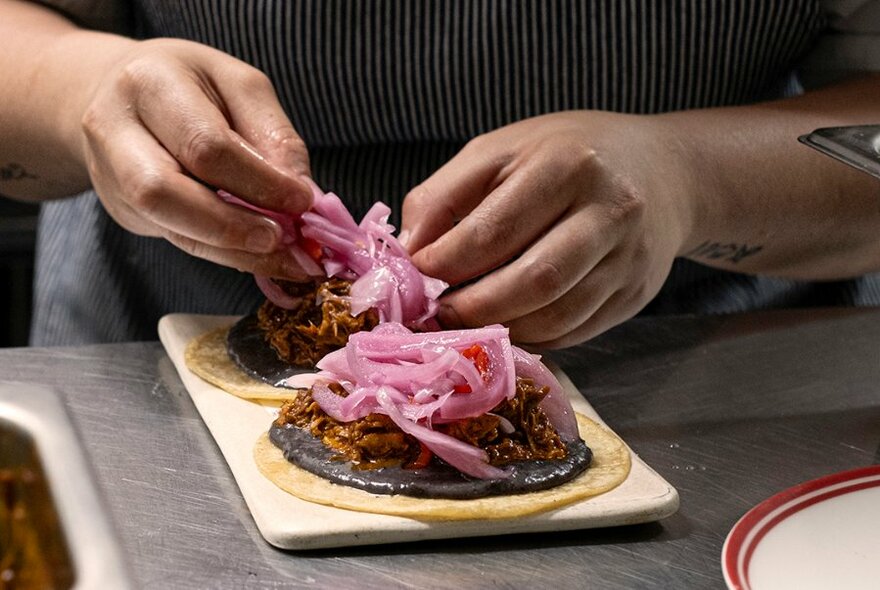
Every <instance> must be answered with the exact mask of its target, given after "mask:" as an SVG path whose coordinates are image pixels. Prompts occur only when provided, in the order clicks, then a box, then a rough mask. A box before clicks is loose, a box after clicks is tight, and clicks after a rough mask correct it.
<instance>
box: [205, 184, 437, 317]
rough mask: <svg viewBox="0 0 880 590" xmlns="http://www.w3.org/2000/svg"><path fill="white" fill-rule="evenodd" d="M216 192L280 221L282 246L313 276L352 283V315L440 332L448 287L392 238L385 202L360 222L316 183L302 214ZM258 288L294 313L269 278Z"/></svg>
mask: <svg viewBox="0 0 880 590" xmlns="http://www.w3.org/2000/svg"><path fill="white" fill-rule="evenodd" d="M217 194H218V195H219V196H220V198H222V199H223V200H224V201H226V202H228V203H232V204H235V205H239V206H242V207H246V208H248V209H250V210H252V211H256V212H258V213H260V214H262V215H265V216H267V217H269V218H270V219H272V220H274V221H275V222H276V223H278V224H279V225H280V226H281V230H282V236H283V238H282V241H283V245H284V247H285V248H287V249H288V251H289V252H290V254H291V256H292V257H293V258H294V259H295V260H296V261H297V263H298V264H299V265H300V266H301V267H302V268H303V270H304V271H305V272H307V273H308V274H309V275H312V276H321V275H324V274H326V276H328V277H340V278H344V279H351V280H353V281H354V283H353V284H352V286H351V294H350V303H351V309H352V313H353V314H355V315H357V314H359V313H361V312H363V311H366V310H367V309H375V310H376V312H377V313H378V314H379V321H380V322H397V323H401V324H404V325H405V326H407V327H410V328H417V329H427V330H433V329H438V328H439V326H438V324H437V321H436V319H435V316H436V315H437V311H438V309H439V304H438V303H437V298H438V297H439V296H440V294H441V293H442V292H443V291H444V290H445V289H446V287H448V286H449V285H447V284H446V283H445V282H443V281H441V280H439V279H435V278H432V277H428V276H425V275H423V274H422V273H421V272H419V270H418V269H417V268H416V267H415V265H414V264H413V262H412V259H411V258H410V256H409V254H408V253H407V251H406V249H405V248H404V247H403V246H402V245H401V244H400V242H398V241H397V238H395V237H394V235H393V232H394V226H393V225H391V224H389V223H388V216H389V215H390V214H391V210H390V209H389V208H388V206H387V205H385V204H384V203H376V204H374V205H373V207H372V208H370V210H369V211H368V212H367V214H366V215H365V216H364V218H363V219H362V220H361V222H360V224H358V223H356V222H355V220H354V218H353V217H352V216H351V213H349V211H348V209H346V207H345V204H344V203H343V202H342V201H341V200H340V199H339V197H337V196H336V195H335V194H333V193H324V192H323V191H322V190H321V189H320V188H318V186H317V185H315V184H314V183H312V194H313V197H314V202H313V204H312V208H311V209H310V210H309V211H306V212H305V213H302V214H301V215H288V214H286V213H282V212H278V211H270V210H267V209H264V208H262V207H258V206H256V205H253V204H252V203H248V202H247V201H245V200H243V199H240V198H238V197H236V196H234V195H232V194H230V193H228V192H226V191H223V190H220V191H217ZM304 240H313V241H314V242H315V243H317V245H318V246H319V247H320V257H319V259H318V260H317V262H316V260H315V259H314V258H312V257H311V256H310V255H309V254H308V253H307V252H306V250H305V249H304V248H303V246H302V243H303V241H304ZM319 265H320V266H319ZM257 285H258V286H259V287H260V289H261V290H262V291H263V294H264V295H266V298H267V299H269V300H270V301H272V303H274V304H275V305H277V306H279V307H282V308H285V309H291V308H292V307H293V306H294V305H295V303H296V300H295V298H290V297H287V296H286V294H285V293H284V292H283V291H282V289H280V288H277V289H276V288H273V285H274V283H273V282H272V281H271V279H268V278H262V277H258V280H257Z"/></svg>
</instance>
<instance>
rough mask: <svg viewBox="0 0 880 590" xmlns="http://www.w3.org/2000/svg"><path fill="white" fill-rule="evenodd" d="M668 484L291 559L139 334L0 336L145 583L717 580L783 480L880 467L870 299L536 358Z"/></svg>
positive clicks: (879, 401) (644, 327)
mask: <svg viewBox="0 0 880 590" xmlns="http://www.w3.org/2000/svg"><path fill="white" fill-rule="evenodd" d="M552 356H553V358H554V359H555V360H556V361H557V362H558V363H559V364H560V365H561V366H562V368H563V369H564V370H565V371H566V373H568V375H569V376H570V377H571V378H572V380H573V381H574V383H575V384H576V385H577V386H578V388H579V389H580V390H581V391H582V392H583V393H584V394H585V395H586V396H587V398H588V399H589V401H590V402H591V403H592V405H593V406H594V407H595V408H596V410H597V411H598V412H599V414H600V415H601V416H603V418H604V419H605V420H606V421H607V422H608V423H609V425H611V427H612V428H614V429H615V430H616V431H617V432H618V433H619V434H620V435H621V436H622V437H623V438H624V439H625V440H626V441H627V442H628V443H629V444H630V446H632V447H633V449H634V450H635V451H636V452H637V453H639V454H640V455H641V456H642V457H643V458H644V459H645V461H647V463H648V464H649V465H651V466H652V467H653V468H654V469H656V470H657V471H658V472H659V473H660V474H661V475H663V476H664V477H665V478H666V479H667V480H668V481H669V482H670V483H671V484H672V485H674V486H675V487H676V488H677V489H678V490H679V493H680V494H681V508H680V510H679V512H678V513H677V514H676V515H674V516H672V517H670V518H668V519H666V520H664V521H661V522H659V523H651V524H647V525H638V526H630V527H620V528H614V529H604V530H588V531H574V532H565V533H558V534H533V535H519V536H505V537H488V538H475V539H464V540H450V541H434V542H421V543H414V544H400V545H381V546H375V547H366V548H363V547H362V548H356V549H348V550H346V549H343V550H332V551H329V550H328V551H320V552H308V553H294V552H284V551H279V550H276V549H274V548H272V547H271V546H269V545H268V544H266V543H265V542H264V541H263V540H262V538H261V537H260V535H259V533H258V532H257V529H256V527H255V526H254V523H253V521H252V520H251V517H250V514H249V512H248V510H247V508H246V507H245V505H244V502H243V501H242V499H241V495H240V494H239V491H238V488H237V487H236V485H235V482H234V481H233V479H232V476H231V475H230V472H229V470H228V468H227V467H226V464H225V462H224V461H223V458H222V457H221V455H220V452H219V451H218V449H217V447H216V445H215V444H214V441H213V439H212V438H211V435H210V433H209V432H208V430H207V429H206V428H205V426H204V424H203V423H202V421H201V419H200V418H199V416H198V414H197V413H196V410H195V408H194V407H193V405H192V403H191V401H190V399H189V396H188V395H187V393H186V391H185V390H184V389H183V386H182V384H181V382H180V380H179V379H178V377H177V374H176V372H175V370H174V367H173V366H172V365H171V362H170V361H169V360H168V358H167V357H166V356H165V354H164V351H163V349H162V347H161V346H160V345H159V344H158V343H155V342H149V343H128V344H121V345H102V346H88V347H77V348H57V349H23V348H19V349H6V350H0V380H15V381H27V382H34V383H41V384H46V385H49V386H51V387H53V388H55V389H56V390H57V391H58V392H59V393H60V394H61V395H62V398H63V399H64V401H65V403H66V405H67V408H68V409H69V411H70V413H71V414H72V416H73V419H74V422H75V425H76V427H77V428H78V429H79V432H80V435H81V437H82V438H83V440H84V441H85V446H86V450H87V452H88V454H89V456H90V458H91V461H92V463H93V464H94V467H95V470H96V472H97V476H98V484H99V487H100V488H101V490H102V492H103V493H104V495H105V497H106V501H107V505H108V507H109V509H110V513H111V515H112V517H113V518H114V520H115V523H116V526H117V529H118V531H119V536H120V537H121V539H122V544H123V549H124V552H125V554H126V555H127V557H128V560H129V562H130V563H129V565H130V566H131V569H132V570H133V571H134V574H135V576H136V578H137V580H138V581H139V582H140V584H141V585H142V586H143V587H144V588H163V589H164V588H275V587H284V588H340V589H342V588H359V589H360V588H381V589H383V590H389V589H393V588H461V589H467V590H470V589H474V588H530V589H534V588H541V587H544V586H545V585H548V586H549V587H552V588H554V590H556V589H563V588H585V587H591V588H592V587H596V588H720V587H723V580H722V574H721V568H720V554H721V546H722V544H723V542H724V538H725V536H726V535H727V533H728V531H729V530H730V528H731V526H733V524H734V523H735V522H736V520H737V519H738V518H739V517H740V516H742V515H743V514H744V513H745V512H746V511H747V510H748V509H749V508H751V507H752V506H754V505H755V504H757V503H758V502H760V501H762V500H763V499H765V498H767V497H768V496H770V495H772V494H774V493H776V492H778V491H780V490H783V489H785V488H787V487H789V486H791V485H794V484H796V483H799V482H801V481H804V480H808V479H812V478H815V477H818V476H821V475H825V474H828V473H832V472H835V471H840V470H844V469H850V468H854V467H858V466H863V465H868V464H874V463H880V310H876V309H867V310H853V309H849V310H814V311H792V312H773V313H761V314H747V315H741V316H729V317H712V318H689V317H679V318H662V319H637V320H633V321H630V322H628V323H626V324H624V325H623V326H620V327H618V328H616V329H614V330H612V331H611V332H609V333H607V334H605V335H603V336H601V337H599V338H597V339H595V340H593V341H592V342H590V343H588V344H586V345H584V346H582V347H579V348H575V349H570V350H567V351H564V352H561V353H556V354H553V355H552Z"/></svg>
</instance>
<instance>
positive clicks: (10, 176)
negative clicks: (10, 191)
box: [0, 162, 37, 181]
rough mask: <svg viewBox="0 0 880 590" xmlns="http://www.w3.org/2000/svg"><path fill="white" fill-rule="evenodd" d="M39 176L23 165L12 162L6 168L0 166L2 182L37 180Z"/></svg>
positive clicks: (0, 179)
mask: <svg viewBox="0 0 880 590" xmlns="http://www.w3.org/2000/svg"><path fill="white" fill-rule="evenodd" d="M36 179H37V176H36V175H35V174H31V173H30V172H28V171H27V170H25V169H24V168H22V166H21V164H16V163H15V162H10V163H8V164H6V165H5V166H0V181H6V180H36Z"/></svg>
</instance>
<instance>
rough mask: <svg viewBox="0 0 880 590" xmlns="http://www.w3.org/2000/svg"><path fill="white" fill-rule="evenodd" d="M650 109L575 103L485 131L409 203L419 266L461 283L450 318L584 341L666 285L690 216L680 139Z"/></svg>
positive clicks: (524, 336) (531, 339)
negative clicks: (600, 108) (669, 135)
mask: <svg viewBox="0 0 880 590" xmlns="http://www.w3.org/2000/svg"><path fill="white" fill-rule="evenodd" d="M662 125H663V124H662V123H661V122H660V121H659V120H657V119H655V118H652V117H646V116H633V115H619V114H612V113H602V112H585V111H579V112H565V113H557V114H552V115H546V116H541V117H536V118H533V119H527V120H524V121H521V122H518V123H514V124H512V125H509V126H507V127H504V128H501V129H498V130H496V131H493V132H491V133H487V134H485V135H482V136H480V137H477V138H476V139H474V140H473V141H471V142H470V143H468V145H467V146H465V148H464V149H463V150H462V151H461V152H460V153H459V154H458V155H456V156H455V157H454V158H453V159H452V160H450V161H449V162H448V163H447V164H446V165H444V166H443V167H442V168H440V169H439V170H438V171H437V172H436V173H435V174H434V175H433V176H431V177H430V178H429V179H428V180H426V181H425V182H423V183H422V184H421V185H419V186H418V187H416V188H414V189H413V190H412V191H411V192H410V193H409V194H408V195H407V197H406V199H405V201H404V205H403V223H402V235H403V236H407V237H406V238H405V241H406V243H407V247H408V248H409V250H410V251H411V252H413V253H414V261H415V263H416V265H417V266H418V267H419V269H420V270H422V272H424V273H425V274H428V275H430V276H434V277H437V278H440V279H442V280H445V281H447V282H449V283H450V284H452V285H462V284H463V283H465V282H467V281H471V280H473V279H476V280H475V281H474V282H472V283H470V284H467V285H465V286H462V287H461V288H460V289H458V290H455V291H453V292H451V293H450V294H448V295H446V296H445V297H444V298H443V299H442V300H441V303H442V307H441V312H440V321H441V323H443V324H444V325H445V326H447V327H456V326H479V325H484V324H490V323H504V324H506V325H508V326H509V328H510V333H511V337H512V338H513V339H515V340H517V341H519V342H523V343H531V344H535V345H538V346H542V347H562V346H568V345H572V344H575V343H578V342H582V341H584V340H587V339H589V338H591V337H593V336H595V335H597V334H599V333H600V332H602V331H604V330H606V329H608V328H610V327H612V326H614V325H615V324H617V323H620V322H622V321H624V320H626V319H628V318H630V317H632V316H633V315H635V314H636V313H637V312H638V311H639V310H640V309H641V308H642V307H644V305H645V304H647V303H648V301H650V300H651V299H652V298H653V296H654V295H655V294H656V293H657V292H658V291H659V289H660V287H661V285H662V284H663V281H664V280H665V278H666V276H667V275H668V274H669V269H670V267H671V265H672V261H673V259H674V258H675V256H676V255H677V254H678V253H679V252H680V250H681V249H682V248H683V247H685V241H686V237H687V235H688V231H689V226H690V224H691V219H692V217H693V211H691V207H692V206H691V203H690V202H689V198H687V197H688V196H689V195H690V194H692V192H691V191H690V190H689V188H688V186H689V180H690V178H691V175H689V174H688V172H687V168H686V166H685V163H684V162H683V159H682V157H681V156H680V155H679V153H678V152H679V150H677V149H676V148H675V145H674V144H672V145H668V144H666V143H664V141H662V139H663V137H664V135H663V134H662V133H661V132H662V131H664V128H663V126H662Z"/></svg>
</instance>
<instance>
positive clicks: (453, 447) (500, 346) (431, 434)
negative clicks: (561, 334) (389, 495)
mask: <svg viewBox="0 0 880 590" xmlns="http://www.w3.org/2000/svg"><path fill="white" fill-rule="evenodd" d="M474 345H478V346H479V348H481V349H482V351H483V352H485V355H486V357H488V363H487V366H486V367H484V370H482V371H481V370H480V369H478V367H477V365H476V364H475V362H474V361H473V360H471V359H470V358H466V357H465V356H463V354H462V353H463V351H466V350H467V349H471V348H472V347H474ZM318 368H319V369H320V371H321V372H320V373H319V374H318V379H317V381H316V382H315V384H314V385H313V386H312V397H313V398H314V400H315V401H316V402H317V403H318V405H320V406H321V409H323V410H324V412H326V413H327V414H328V415H329V416H331V417H332V418H335V419H336V420H339V421H340V422H350V421H353V420H357V419H360V418H363V417H365V416H367V415H368V414H371V413H379V414H385V415H387V416H389V417H390V418H391V420H392V421H394V423H395V424H397V426H398V427H400V429H401V430H403V431H404V432H406V433H408V434H410V435H412V436H414V437H415V438H416V439H418V440H419V441H420V442H421V443H422V444H423V445H425V446H426V447H427V448H428V449H429V450H430V451H431V452H433V453H434V454H435V455H437V456H438V457H440V458H441V459H443V460H444V461H446V462H447V463H449V464H450V465H451V466H453V467H455V468H456V469H458V470H459V471H461V472H462V473H466V474H468V475H470V476H473V477H477V478H481V479H496V478H504V477H508V476H509V472H508V471H505V470H503V469H499V468H498V467H494V466H492V465H489V460H488V456H487V454H486V452H485V451H484V450H482V449H480V448H477V447H475V446H472V445H469V444H467V443H465V442H462V441H460V440H458V439H456V438H454V437H452V436H449V435H447V434H444V433H442V432H439V431H437V430H434V426H435V425H437V424H444V423H449V422H454V421H456V420H462V419H466V418H473V417H477V416H481V415H483V414H486V413H489V412H491V411H492V410H493V409H494V408H495V407H496V406H497V405H498V404H499V403H501V402H502V401H504V400H505V399H511V398H513V397H514V395H515V394H516V376H517V375H518V376H520V377H529V378H531V379H533V380H534V382H535V384H536V385H538V386H547V387H548V388H549V390H550V391H549V393H548V395H547V396H546V397H545V398H544V399H543V400H542V401H541V406H540V407H541V408H542V409H543V410H544V412H545V413H546V414H547V416H548V418H549V419H550V421H551V423H552V424H553V426H554V427H555V428H556V430H557V432H559V435H560V436H561V437H562V439H563V440H573V439H575V438H577V437H578V428H577V421H576V418H575V415H574V411H573V410H572V408H571V404H570V403H569V400H568V397H567V396H566V394H565V392H564V391H563V390H562V386H561V385H560V384H559V381H557V379H556V377H555V376H554V375H553V374H552V373H551V372H550V371H549V370H548V369H547V367H545V366H544V365H543V364H542V363H541V361H540V357H538V356H537V355H533V354H530V353H528V352H526V351H524V350H522V349H520V348H517V347H516V346H513V345H512V344H511V343H510V338H509V335H508V330H507V328H505V327H503V326H500V325H494V326H487V327H485V328H477V329H471V330H447V331H442V332H425V333H414V332H412V331H410V330H409V329H408V328H406V327H405V326H403V325H402V324H400V323H396V322H390V323H385V324H380V325H379V326H377V327H376V328H374V329H373V330H372V331H371V332H358V333H356V334H353V335H352V336H351V337H350V338H349V340H348V344H347V345H346V347H345V348H343V349H340V350H337V351H335V352H332V353H330V354H328V355H327V356H325V357H324V358H323V359H321V360H320V361H319V362H318ZM331 382H335V383H339V384H340V385H342V387H344V388H345V390H346V392H347V393H348V395H347V396H345V397H342V396H339V395H337V394H335V393H334V392H333V391H332V390H331V389H330V387H329V383H331ZM505 423H506V424H505ZM509 427H511V425H510V423H509V422H507V421H506V420H503V419H502V424H501V428H502V429H506V428H509Z"/></svg>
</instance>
